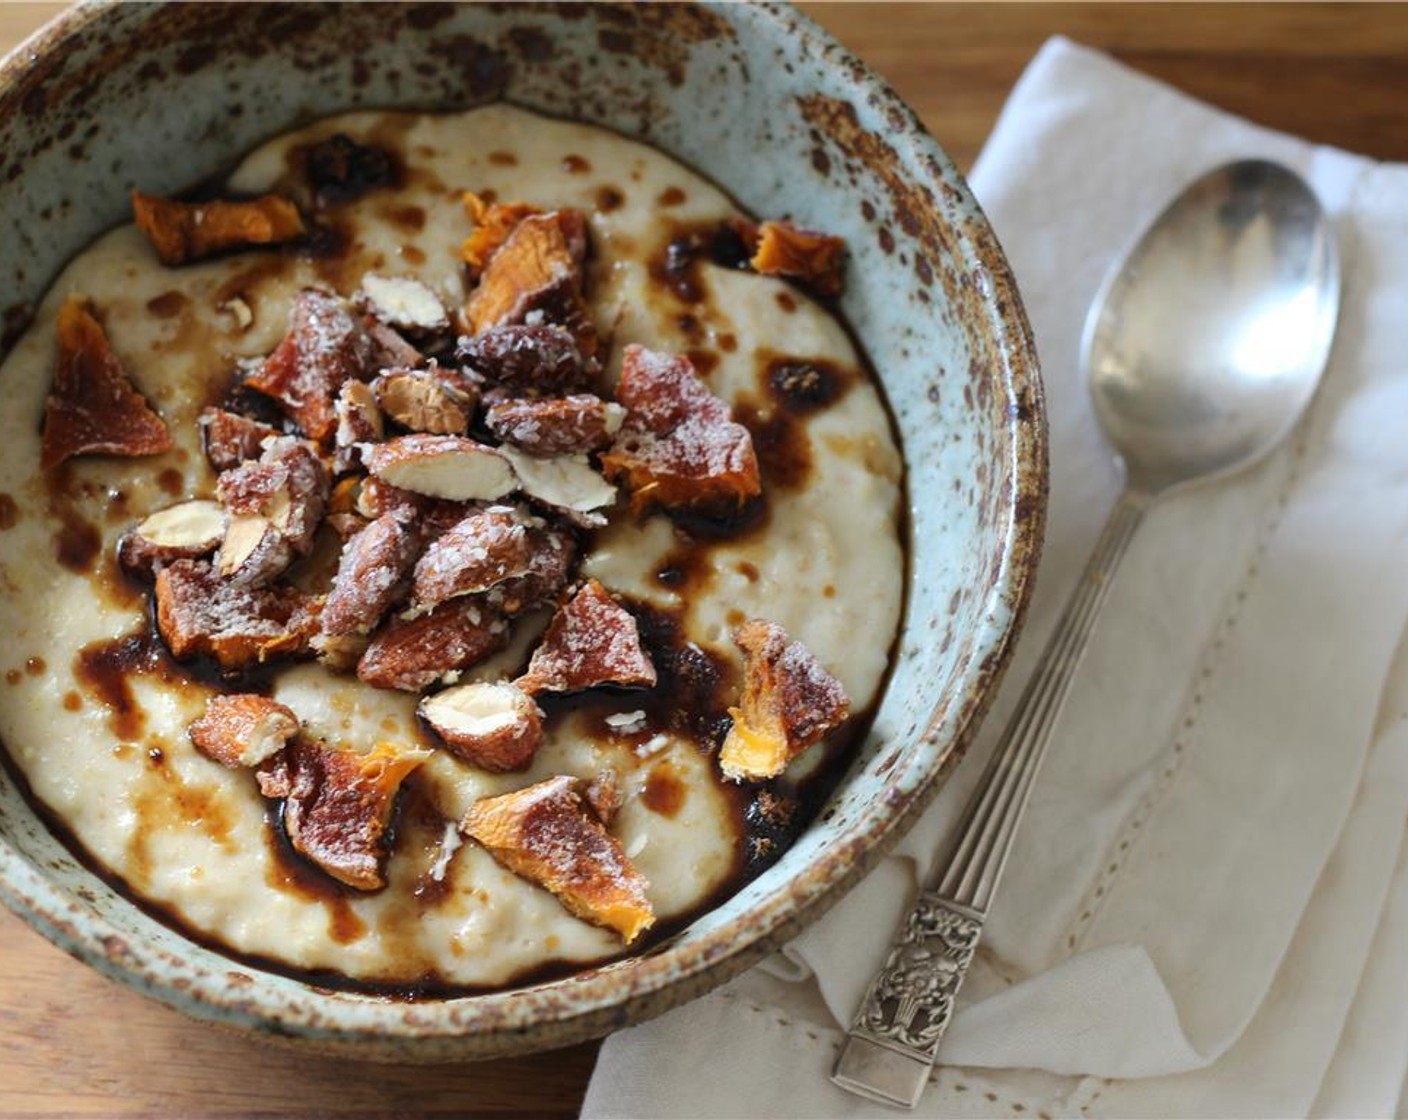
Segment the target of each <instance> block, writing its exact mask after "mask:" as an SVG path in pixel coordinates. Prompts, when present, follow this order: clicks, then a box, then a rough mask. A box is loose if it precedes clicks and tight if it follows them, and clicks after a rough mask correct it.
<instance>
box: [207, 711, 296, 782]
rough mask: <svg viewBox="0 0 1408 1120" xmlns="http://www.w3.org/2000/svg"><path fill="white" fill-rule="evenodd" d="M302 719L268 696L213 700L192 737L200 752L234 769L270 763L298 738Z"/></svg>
mask: <svg viewBox="0 0 1408 1120" xmlns="http://www.w3.org/2000/svg"><path fill="white" fill-rule="evenodd" d="M298 729H299V723H298V717H297V716H296V715H294V714H293V712H291V711H290V710H289V709H288V708H286V707H285V706H284V705H283V704H280V703H278V702H277V701H275V700H270V699H269V697H267V696H259V695H256V694H254V693H239V694H236V695H233V696H212V697H211V698H210V700H209V701H208V702H207V703H206V706H205V714H204V715H203V716H201V717H200V718H199V719H198V720H196V721H195V722H194V723H193V724H191V726H190V728H189V729H188V734H189V735H190V737H191V743H192V744H193V745H194V746H195V748H196V750H198V751H200V753H201V754H203V755H205V757H206V758H209V759H211V760H213V761H215V762H218V763H220V765H221V766H229V767H231V768H232V769H233V768H238V767H241V766H258V765H259V764H260V763H263V762H267V761H268V760H269V759H271V758H272V757H273V756H274V755H276V754H278V753H279V751H281V750H283V749H284V747H285V746H286V745H287V744H288V741H289V740H290V739H292V738H293V737H294V736H295V735H297V734H298Z"/></svg>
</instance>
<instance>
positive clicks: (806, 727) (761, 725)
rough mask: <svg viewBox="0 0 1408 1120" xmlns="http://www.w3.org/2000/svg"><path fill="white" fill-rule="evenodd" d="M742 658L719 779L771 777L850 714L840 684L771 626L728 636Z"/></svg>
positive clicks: (749, 625)
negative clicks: (737, 696)
mask: <svg viewBox="0 0 1408 1120" xmlns="http://www.w3.org/2000/svg"><path fill="white" fill-rule="evenodd" d="M733 640H734V642H735V643H736V644H737V646H738V648H739V649H741V650H742V651H743V653H744V657H745V661H744V668H743V695H742V697H741V698H740V700H739V707H737V708H730V709H729V715H731V716H732V717H733V727H732V728H731V729H730V730H729V733H728V738H726V739H725V740H724V745H723V749H722V750H721V751H720V752H719V765H720V767H721V768H722V770H723V772H724V776H725V777H727V778H729V779H731V780H733V781H735V782H738V781H743V780H745V779H748V780H752V781H759V780H762V779H764V778H774V777H776V776H777V775H778V774H781V773H782V771H783V770H784V769H785V768H786V766H787V764H788V763H789V762H790V761H791V760H792V759H794V758H796V757H797V756H798V755H799V754H801V753H802V752H803V751H804V750H806V749H807V748H808V747H810V746H812V744H814V743H817V742H819V741H820V740H821V739H822V738H823V737H824V736H825V735H826V734H827V733H828V732H830V731H833V730H835V729H836V728H837V727H839V726H840V725H841V723H842V722H843V721H844V720H845V718H846V716H847V715H848V714H849V712H850V701H849V700H848V699H847V698H846V692H845V690H844V689H843V688H842V687H841V683H840V682H839V681H838V680H837V679H836V678H835V677H833V676H832V675H831V674H830V673H828V672H827V671H826V670H825V669H823V668H822V667H821V665H819V664H818V663H817V660H816V658H815V657H813V656H812V654H811V651H810V650H808V649H807V647H806V646H804V645H802V643H801V642H790V643H789V641H788V638H787V632H786V631H785V630H783V628H782V627H781V626H778V625H777V624H776V623H774V622H766V621H764V620H762V619H754V620H752V621H751V622H746V623H744V624H743V625H742V626H740V627H739V628H738V629H737V630H736V631H734V635H733Z"/></svg>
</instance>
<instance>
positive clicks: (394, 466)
mask: <svg viewBox="0 0 1408 1120" xmlns="http://www.w3.org/2000/svg"><path fill="white" fill-rule="evenodd" d="M363 461H364V462H365V464H366V467H367V470H369V471H371V473H372V474H374V475H375V476H376V477H377V478H380V479H383V480H385V481H386V482H389V483H390V484H391V485H392V486H396V487H398V488H400V489H402V490H409V491H411V492H412V493H414V494H424V495H426V496H427V497H431V498H446V499H449V500H450V501H455V502H469V501H493V500H494V499H495V498H502V497H503V496H504V495H505V494H508V493H510V492H511V491H513V490H514V489H516V488H517V486H518V477H517V475H515V474H514V472H513V467H512V466H511V465H510V464H509V461H508V460H507V459H506V458H504V456H502V455H501V454H499V452H498V451H496V450H495V449H494V448H492V447H486V446H485V445H484V444H482V443H476V442H475V441H474V440H472V439H465V438H464V437H463V436H432V435H422V434H416V435H409V436H400V437H398V438H397V439H393V440H388V441H387V442H386V443H382V444H378V445H377V446H375V447H371V448H368V449H367V450H366V451H365V453H364V454H363Z"/></svg>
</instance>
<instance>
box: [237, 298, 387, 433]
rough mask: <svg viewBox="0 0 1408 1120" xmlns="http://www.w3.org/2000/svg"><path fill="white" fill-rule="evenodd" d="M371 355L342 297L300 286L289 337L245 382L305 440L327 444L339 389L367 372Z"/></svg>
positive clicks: (372, 349)
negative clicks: (272, 402)
mask: <svg viewBox="0 0 1408 1120" xmlns="http://www.w3.org/2000/svg"><path fill="white" fill-rule="evenodd" d="M375 354H376V351H375V346H374V345H373V343H372V340H371V337H370V336H369V335H368V334H367V332H366V330H365V328H364V327H363V326H362V324H361V322H359V321H358V319H357V317H356V316H354V315H353V314H352V313H351V311H349V310H348V308H347V305H346V304H345V303H344V302H343V301H342V300H341V299H339V298H338V297H337V296H335V295H332V294H330V293H328V292H324V291H321V290H320V289H318V288H305V289H304V290H303V291H301V292H299V293H298V298H297V299H296V300H295V301H294V304H293V311H292V312H291V314H290V315H289V329H288V334H287V335H285V336H284V340H283V341H282V342H280V343H279V345H278V346H276V347H275V348H274V351H273V353H271V354H270V355H269V356H268V357H267V358H265V359H264V361H263V363H262V364H261V365H260V366H259V367H258V368H257V369H255V370H254V371H253V372H252V373H251V374H250V375H249V376H248V377H246V378H245V381H244V384H245V385H247V386H249V387H250V388H252V389H257V390H258V391H259V392H261V393H264V394H265V395H266V396H269V397H272V398H273V399H274V400H275V401H277V402H278V404H279V407H280V408H282V409H283V411H284V412H285V413H286V414H287V415H288V416H289V417H290V418H291V419H292V420H293V422H294V423H295V424H297V425H298V426H299V428H300V429H302V431H303V433H304V434H305V435H306V436H308V437H309V438H310V439H312V440H315V441H316V442H317V443H319V444H322V445H323V446H327V445H328V443H329V442H330V441H331V440H332V438H333V434H334V432H335V431H336V429H337V412H336V410H335V408H334V405H333V402H334V401H335V400H336V398H337V392H338V390H339V389H341V388H342V385H343V382H345V381H348V380H349V379H363V378H365V377H366V376H367V375H368V374H370V373H371V372H372V369H373V361H374V359H375Z"/></svg>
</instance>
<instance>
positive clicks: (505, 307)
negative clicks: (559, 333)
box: [464, 210, 597, 357]
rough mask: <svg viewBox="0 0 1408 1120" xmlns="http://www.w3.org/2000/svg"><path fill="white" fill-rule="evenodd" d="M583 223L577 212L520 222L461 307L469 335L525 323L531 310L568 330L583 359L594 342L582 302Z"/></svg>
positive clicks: (595, 341) (558, 212)
mask: <svg viewBox="0 0 1408 1120" xmlns="http://www.w3.org/2000/svg"><path fill="white" fill-rule="evenodd" d="M586 251H587V224H586V219H585V218H584V217H583V216H582V213H581V211H579V210H555V211H553V212H552V213H549V214H536V215H533V216H532V217H528V218H524V219H523V220H522V221H521V222H519V223H518V225H517V226H515V227H514V230H513V232H512V233H510V234H509V236H508V240H507V241H505V242H504V243H503V245H502V246H501V247H500V249H499V250H498V252H496V253H495V254H494V255H493V256H492V257H491V258H490V259H489V263H488V265H487V266H486V267H485V269H484V274H483V275H482V276H481V277H480V280H479V285H478V287H476V288H475V289H474V290H473V291H472V292H470V294H469V299H468V300H467V301H466V302H465V305H464V321H465V324H466V325H467V326H468V327H469V329H470V332H471V333H472V334H482V333H483V332H484V331H487V330H489V329H491V328H493V327H501V326H508V325H512V324H518V323H524V322H526V321H527V320H528V316H529V315H530V314H531V313H533V312H539V313H541V315H542V317H543V318H544V319H545V320H546V321H547V322H549V323H557V324H560V325H561V326H564V327H566V328H567V329H568V330H569V331H571V332H572V335H573V337H574V338H575V339H576V342H577V347H578V349H579V350H581V351H582V352H583V353H584V354H586V355H587V356H588V357H590V356H591V355H593V354H595V353H596V348H597V340H596V333H595V329H594V327H593V325H592V322H591V316H590V314H589V313H588V311H587V308H586V305H585V304H584V303H583V301H582V262H583V259H584V258H585V256H586Z"/></svg>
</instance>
